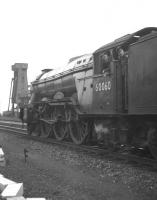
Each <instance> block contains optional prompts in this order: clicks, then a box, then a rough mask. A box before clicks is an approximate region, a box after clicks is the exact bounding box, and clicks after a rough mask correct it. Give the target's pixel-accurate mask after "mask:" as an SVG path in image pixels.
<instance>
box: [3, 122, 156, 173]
mask: <svg viewBox="0 0 157 200" xmlns="http://www.w3.org/2000/svg"><path fill="white" fill-rule="evenodd" d="M0 131H5V132H7V133H10V134H15V135H17V136H18V137H22V138H25V139H28V140H34V141H38V142H41V143H47V144H52V145H58V146H59V145H60V146H62V147H65V148H67V149H72V150H75V151H80V152H87V153H90V154H92V155H93V154H95V155H97V156H99V157H101V158H102V157H105V158H108V159H110V160H116V161H120V162H125V163H126V164H127V163H128V164H131V165H135V166H139V167H146V168H147V169H149V170H153V171H157V160H154V159H153V158H150V157H144V156H141V155H140V156H139V155H138V154H132V153H130V152H128V151H126V150H124V149H123V148H122V149H121V150H120V151H118V152H115V151H113V150H109V149H107V148H106V149H105V148H102V147H100V146H92V145H75V144H74V143H72V142H69V141H62V142H60V141H57V140H55V139H53V138H43V137H36V136H34V135H28V134H27V129H26V125H25V124H24V126H23V127H22V124H21V123H19V122H13V121H0Z"/></svg>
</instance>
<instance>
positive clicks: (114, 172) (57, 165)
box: [0, 122, 157, 200]
mask: <svg viewBox="0 0 157 200" xmlns="http://www.w3.org/2000/svg"><path fill="white" fill-rule="evenodd" d="M0 124H1V126H0V144H1V145H2V147H3V150H4V152H5V156H6V160H7V164H6V166H5V167H0V171H1V173H2V174H3V175H5V177H7V178H10V179H12V180H14V181H17V182H23V183H24V196H25V197H46V198H50V199H78V200H81V199H87V200H88V199H91V200H92V199H93V200H95V199H103V200H123V199H125V200H126V199H127V200H128V199H131V200H136V199H142V200H155V199H156V198H157V173H156V172H157V164H156V161H154V160H153V159H151V158H143V157H137V156H133V155H132V156H129V155H126V154H125V153H123V154H121V155H119V154H114V153H113V152H112V154H110V153H109V152H107V151H105V150H103V149H100V148H96V147H92V148H91V147H90V148H89V147H85V146H83V145H81V146H76V145H72V144H69V143H68V142H67V143H64V145H63V143H62V146H61V145H60V144H59V142H58V143H57V142H55V141H52V140H51V139H49V142H48V139H45V138H41V139H39V138H38V140H36V139H35V137H29V136H27V135H26V134H24V133H26V131H25V129H21V128H20V126H19V124H18V125H17V126H15V124H16V123H11V122H9V123H8V124H10V125H11V124H13V125H12V128H10V129H9V127H8V124H7V123H6V124H5V123H0ZM2 125H3V127H2ZM4 125H5V127H4ZM13 127H14V128H13ZM17 128H18V129H17ZM13 130H14V132H13ZM22 132H23V134H19V133H22ZM24 149H26V150H27V151H28V157H27V159H26V162H25V157H24Z"/></svg>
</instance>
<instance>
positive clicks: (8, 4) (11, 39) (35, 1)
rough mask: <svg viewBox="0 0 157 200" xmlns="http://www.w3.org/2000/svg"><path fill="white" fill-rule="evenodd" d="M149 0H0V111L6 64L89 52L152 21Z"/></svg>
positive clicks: (41, 62)
mask: <svg viewBox="0 0 157 200" xmlns="http://www.w3.org/2000/svg"><path fill="white" fill-rule="evenodd" d="M156 4H157V3H156V1H155V0H154V1H153V0H107V1H106V0H0V65H1V67H0V94H1V95H0V111H3V110H7V106H8V101H9V89H10V82H11V78H12V77H13V72H12V71H11V65H13V64H14V63H18V62H22V63H23V62H24V63H28V79H29V81H33V80H34V79H35V77H36V76H37V75H38V74H39V73H40V71H41V69H43V68H57V67H61V66H64V65H66V64H67V62H68V59H69V58H71V57H74V56H78V55H81V54H85V53H92V52H93V51H95V50H96V49H97V48H99V47H100V46H102V45H104V44H106V43H108V42H111V41H113V40H114V39H116V38H118V37H121V36H123V35H126V34H128V33H132V32H135V31H137V30H140V29H142V28H144V27H148V26H155V27H156V26H157V5H156Z"/></svg>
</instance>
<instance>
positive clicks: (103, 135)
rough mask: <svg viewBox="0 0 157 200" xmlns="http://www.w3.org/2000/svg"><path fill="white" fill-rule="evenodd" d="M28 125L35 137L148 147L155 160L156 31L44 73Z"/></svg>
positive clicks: (146, 30)
mask: <svg viewBox="0 0 157 200" xmlns="http://www.w3.org/2000/svg"><path fill="white" fill-rule="evenodd" d="M27 124H28V132H29V134H35V135H36V136H40V137H50V136H51V137H55V138H56V139H57V140H60V141H61V140H66V139H71V140H72V141H73V142H74V143H76V144H83V143H86V142H91V143H95V142H98V143H101V144H103V145H104V146H107V147H112V146H114V147H115V146H118V145H125V146H128V147H129V146H134V147H137V148H144V147H148V148H149V149H150V152H151V153H152V155H153V156H154V157H155V158H157V28H154V27H149V28H144V29H142V30H139V31H137V32H135V33H132V34H128V35H125V36H123V37H121V38H118V39H116V40H114V41H113V42H111V43H109V44H107V45H105V46H102V47H101V48H99V49H97V50H96V51H95V52H94V53H93V54H86V55H82V56H79V57H75V58H72V59H70V60H69V63H68V64H67V66H66V67H64V68H63V69H62V68H60V69H57V70H49V69H45V70H43V71H42V74H40V75H39V76H38V77H37V79H36V80H35V81H34V82H32V89H31V99H30V103H29V106H28V116H27Z"/></svg>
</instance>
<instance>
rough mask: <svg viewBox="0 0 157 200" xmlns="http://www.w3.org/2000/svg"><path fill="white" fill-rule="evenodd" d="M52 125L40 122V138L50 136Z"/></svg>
mask: <svg viewBox="0 0 157 200" xmlns="http://www.w3.org/2000/svg"><path fill="white" fill-rule="evenodd" d="M52 132H53V131H52V125H51V124H48V123H46V122H41V135H40V137H43V138H48V137H51V136H52Z"/></svg>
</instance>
